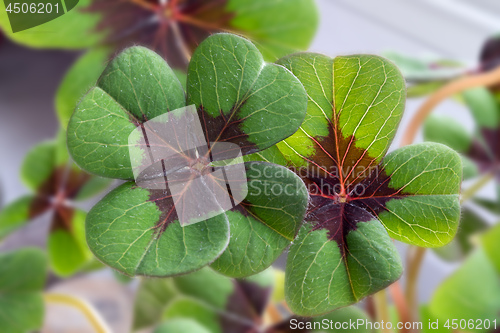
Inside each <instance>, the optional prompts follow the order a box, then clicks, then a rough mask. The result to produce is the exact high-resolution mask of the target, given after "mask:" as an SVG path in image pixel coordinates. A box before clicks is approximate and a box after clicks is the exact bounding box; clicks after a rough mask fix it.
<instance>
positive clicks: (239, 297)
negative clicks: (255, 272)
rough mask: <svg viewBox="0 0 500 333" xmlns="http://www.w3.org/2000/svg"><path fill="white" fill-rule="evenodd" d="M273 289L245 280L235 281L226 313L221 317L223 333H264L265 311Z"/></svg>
mask: <svg viewBox="0 0 500 333" xmlns="http://www.w3.org/2000/svg"><path fill="white" fill-rule="evenodd" d="M271 291H272V288H271V287H262V286H260V285H258V284H257V283H254V282H249V281H245V280H235V281H234V292H233V293H232V294H231V295H230V296H229V298H228V300H227V305H226V309H225V312H223V313H221V314H220V315H219V322H220V325H221V327H222V332H223V333H233V332H235V333H236V332H242V333H258V332H262V330H261V326H262V325H263V315H264V311H265V309H266V307H267V304H268V302H269V298H270V296H271Z"/></svg>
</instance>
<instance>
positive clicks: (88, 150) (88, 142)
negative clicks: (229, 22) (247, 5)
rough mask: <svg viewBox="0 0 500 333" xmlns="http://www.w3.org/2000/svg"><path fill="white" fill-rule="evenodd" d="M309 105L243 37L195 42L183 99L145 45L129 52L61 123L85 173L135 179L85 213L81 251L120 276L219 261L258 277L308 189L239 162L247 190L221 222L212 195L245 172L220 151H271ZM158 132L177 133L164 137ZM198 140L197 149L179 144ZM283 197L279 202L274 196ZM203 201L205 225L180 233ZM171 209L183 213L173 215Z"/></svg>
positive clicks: (230, 271)
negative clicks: (87, 251)
mask: <svg viewBox="0 0 500 333" xmlns="http://www.w3.org/2000/svg"><path fill="white" fill-rule="evenodd" d="M193 105H194V107H192V106H193ZM306 105H307V95H306V93H305V90H304V88H303V86H302V84H301V83H300V82H299V81H298V79H297V78H296V77H295V76H294V75H293V74H292V73H290V71H288V70H287V69H285V68H284V67H282V66H279V65H275V64H266V63H265V62H264V60H263V58H262V55H261V54H260V52H259V51H258V50H257V48H256V47H255V46H254V45H253V44H252V43H250V42H249V41H247V40H245V39H243V38H241V37H237V36H234V35H230V34H217V35H213V36H211V37H209V38H208V39H206V40H205V41H204V42H203V43H201V44H200V46H199V47H198V49H197V50H196V52H195V53H194V54H193V57H192V59H191V63H190V64H189V68H188V77H187V93H186V94H185V93H184V91H183V89H182V86H181V84H180V83H179V81H178V80H177V78H176V76H175V75H174V73H173V71H172V70H171V68H170V67H169V66H168V65H167V64H166V62H165V61H164V60H163V59H162V58H161V57H160V56H159V55H157V54H156V53H154V52H152V51H150V50H148V49H146V48H143V47H133V48H130V49H127V50H125V51H124V52H122V53H121V54H120V55H118V56H117V57H116V58H115V59H114V60H113V61H111V62H110V64H109V65H108V66H107V67H106V69H105V70H104V73H103V74H102V76H101V78H100V79H99V81H98V82H97V86H96V87H95V88H92V89H91V90H90V91H89V93H88V94H87V95H86V96H85V97H83V99H82V101H81V103H80V104H79V106H78V107H77V108H76V110H75V112H74V114H73V116H72V118H71V120H70V122H69V125H68V148H69V150H70V152H71V155H72V156H73V158H74V160H75V161H76V163H78V164H79V165H80V166H81V167H82V168H83V169H85V170H87V171H89V172H91V173H94V174H97V175H101V176H104V177H110V178H119V179H126V180H133V179H134V178H136V182H137V183H136V184H135V183H134V182H128V183H126V184H124V185H122V186H120V187H119V188H117V189H115V190H114V191H113V192H111V193H110V194H108V195H107V196H106V197H105V198H104V199H103V200H102V201H101V202H100V203H98V204H97V205H96V206H95V207H94V208H93V209H92V210H91V211H90V213H89V215H88V218H87V223H86V232H87V240H88V244H89V247H90V248H91V250H92V251H93V252H94V254H95V255H96V256H97V257H98V258H99V259H100V260H102V261H103V262H105V263H106V264H108V265H110V266H111V267H113V268H115V269H118V270H120V271H122V272H124V273H125V274H128V275H135V274H140V275H154V276H169V275H174V274H181V273H186V272H189V271H193V270H197V269H199V268H201V267H203V266H205V265H208V264H210V263H212V262H214V261H215V260H216V259H217V258H219V257H220V258H219V259H218V260H217V261H215V263H214V264H213V268H214V269H216V270H219V271H221V272H223V273H224V274H227V275H231V276H246V275H250V274H254V273H256V272H259V271H261V270H263V269H265V268H266V267H268V266H269V265H270V264H271V263H272V262H273V261H274V260H275V259H276V258H277V257H278V256H279V255H280V254H281V252H282V251H283V250H284V248H285V247H286V246H287V245H288V244H289V243H290V241H291V240H292V239H293V238H294V236H295V234H296V232H297V229H298V227H299V223H300V222H301V221H302V218H303V216H304V213H305V208H306V205H307V192H306V191H305V187H304V184H303V183H302V181H301V180H300V179H299V178H298V177H297V176H296V175H294V174H293V173H292V172H290V171H289V170H287V169H286V168H283V167H280V166H276V165H272V164H268V163H263V162H247V163H245V164H244V165H243V168H242V169H241V170H242V171H241V172H240V173H237V176H235V179H233V180H234V182H235V183H237V184H245V183H247V190H245V191H243V190H242V191H243V192H245V193H247V196H246V198H245V199H244V200H243V201H241V200H236V199H235V198H236V195H235V193H236V191H237V190H236V189H235V188H231V191H233V192H232V198H233V199H234V202H231V203H230V205H231V206H230V207H232V209H230V211H227V212H225V213H224V214H221V213H222V212H223V211H224V210H225V209H222V210H221V209H219V208H220V207H222V206H223V203H222V201H220V198H219V197H214V196H213V193H214V192H210V191H211V189H218V190H219V191H220V189H222V188H224V189H223V191H227V190H226V189H225V187H227V186H226V185H223V186H222V187H220V184H224V179H223V177H222V174H223V173H224V172H226V173H227V172H229V171H230V170H232V169H237V168H238V165H239V166H242V165H241V164H239V163H236V164H235V163H234V161H233V165H229V166H228V165H225V164H227V163H224V161H223V160H225V159H228V158H230V159H233V158H234V157H235V156H236V155H234V154H233V152H228V151H225V150H224V149H219V148H217V147H232V148H231V149H234V150H238V151H239V152H241V154H242V155H247V154H252V153H256V152H259V151H261V150H264V149H266V148H269V147H271V146H273V145H274V144H276V143H277V142H279V141H281V140H283V139H284V138H286V137H288V136H290V135H292V134H293V133H294V132H295V131H296V130H297V128H298V127H299V126H300V124H301V122H302V121H303V119H304V116H305V112H306ZM193 108H194V111H190V110H193ZM169 111H173V112H169ZM191 112H192V113H191ZM183 117H184V118H183ZM197 118H198V119H199V120H200V121H199V123H197V122H196V119H197ZM181 119H183V120H184V123H183V126H179V121H180V120H181ZM161 126H163V127H162V128H163V129H168V130H166V132H167V133H175V135H174V136H171V137H168V135H167V137H162V136H161V135H162V134H161V133H160V132H161V131H159V130H157V129H158V127H161ZM196 128H199V133H198V131H195V130H194V129H196ZM144 133H146V134H144ZM180 133H183V134H180ZM198 134H200V135H198ZM146 137H148V138H149V137H150V138H152V140H154V141H149V139H145V138H146ZM141 140H142V141H141ZM195 141H196V142H198V143H199V144H198V145H195V146H189V145H187V146H186V144H187V143H192V142H195ZM141 142H142V143H141ZM200 145H201V146H203V145H204V147H201V146H200ZM225 145H226V146H225ZM188 146H189V147H188ZM193 147H196V148H195V149H194V148H193ZM234 147H236V148H238V149H235V148H234ZM184 148H189V149H187V150H185V149H184ZM191 148H193V149H191ZM131 152H132V153H131ZM143 153H144V154H143ZM149 153H150V154H151V155H149ZM148 156H149V157H148ZM158 156H159V157H158ZM167 156H170V157H168V158H167ZM157 157H158V158H157ZM147 159H149V164H146V165H145V168H143V166H144V165H142V164H141V163H143V162H144V161H145V160H147ZM131 161H134V165H133V164H132V162H131ZM137 163H138V164H137ZM217 163H218V164H217ZM200 174H201V175H203V178H200V176H199V175H200ZM134 176H135V177H134ZM169 177H173V178H169ZM224 177H225V176H224ZM200 179H203V181H200ZM200 183H201V184H200ZM194 184H197V185H194ZM207 184H208V185H207ZM212 185H214V186H213V187H212ZM215 185H217V186H215ZM179 186H180V188H181V191H178V189H179ZM231 186H232V185H231ZM273 186H275V188H276V190H275V191H274V192H273V191H272V190H270V189H271V188H272V187H273ZM237 187H238V188H239V187H240V185H237ZM242 188H243V186H242ZM285 188H286V189H288V191H287V193H284V192H283V191H281V192H280V191H279V189H282V190H284V189H285ZM243 192H242V193H243ZM179 193H180V194H179ZM210 193H212V194H210ZM243 197H244V196H243ZM240 199H243V198H240ZM174 200H175V201H174ZM214 200H215V201H217V202H213V201H214ZM240 201H241V202H240ZM174 202H175V203H176V204H175V205H174ZM206 202H212V203H213V205H212V206H210V207H211V208H212V207H214V209H213V210H211V211H207V212H200V214H199V215H197V216H196V218H197V219H198V221H201V222H198V223H196V224H189V225H185V226H183V227H182V226H181V223H180V222H181V220H182V221H184V220H186V221H188V220H189V221H191V220H193V219H194V218H195V217H194V216H192V215H189V214H190V213H192V210H193V209H198V207H199V206H202V205H203V204H204V203H206ZM179 203H182V204H184V203H186V204H187V205H191V206H189V207H190V209H186V210H182V209H181V210H180V211H182V212H183V214H182V215H179V214H178V211H179V207H178V206H179ZM233 203H234V205H232V204H233ZM219 205H220V207H219ZM186 207H187V206H186ZM204 214H205V215H204ZM183 223H184V222H183ZM229 230H231V233H230V232H229ZM226 248H227V250H226ZM224 250H226V251H225V252H224V253H223V251H224Z"/></svg>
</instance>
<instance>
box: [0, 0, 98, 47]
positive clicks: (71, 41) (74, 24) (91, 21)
mask: <svg viewBox="0 0 500 333" xmlns="http://www.w3.org/2000/svg"><path fill="white" fill-rule="evenodd" d="M90 3H91V0H80V1H79V2H78V4H77V5H76V7H75V8H73V9H72V10H71V11H68V12H67V13H66V14H64V15H62V16H60V17H58V18H56V19H54V20H52V21H50V22H47V23H44V24H42V25H39V26H36V27H33V28H31V29H28V30H24V31H20V32H16V33H12V30H11V28H10V24H9V19H8V17H7V12H6V11H5V4H4V2H1V3H0V27H1V28H2V30H3V32H4V33H5V34H6V36H7V37H9V38H10V39H12V40H13V41H15V42H16V43H19V44H22V45H26V46H30V47H34V48H62V49H82V48H86V47H90V46H94V45H96V44H97V43H99V42H100V41H101V40H102V39H103V35H104V34H103V33H96V32H95V31H94V28H95V26H96V24H97V22H98V21H99V15H96V14H92V13H87V12H84V11H83V10H82V9H83V8H85V7H86V6H88V5H89V4H90ZM49 32H50V33H49Z"/></svg>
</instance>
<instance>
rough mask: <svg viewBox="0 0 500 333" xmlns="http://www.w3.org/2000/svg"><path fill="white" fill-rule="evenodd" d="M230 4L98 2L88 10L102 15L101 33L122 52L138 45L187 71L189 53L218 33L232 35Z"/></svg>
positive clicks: (147, 0)
mask: <svg viewBox="0 0 500 333" xmlns="http://www.w3.org/2000/svg"><path fill="white" fill-rule="evenodd" d="M227 2H228V0H210V1H206V0H170V1H165V2H164V3H163V2H162V1H160V0H94V1H93V2H92V4H91V5H90V6H89V7H88V8H87V9H86V11H88V12H92V13H100V14H101V15H102V19H101V21H100V23H99V24H98V26H97V30H98V31H105V32H109V34H108V37H107V39H106V41H105V43H106V44H110V45H114V47H115V48H116V49H118V50H121V49H123V48H126V47H129V46H131V45H134V44H140V45H144V46H148V47H149V48H152V49H153V50H155V51H157V52H158V53H160V54H161V55H162V56H163V58H164V59H166V60H167V62H168V63H169V64H170V65H171V66H172V67H175V68H181V69H185V68H186V67H187V57H186V53H187V52H189V53H192V52H193V51H194V49H195V48H196V47H197V46H198V44H199V43H200V42H201V41H203V40H204V39H205V38H207V37H208V36H209V35H211V34H213V33H216V32H225V31H231V30H233V31H234V29H233V28H232V27H231V25H230V22H231V20H232V18H233V17H234V14H233V13H230V12H228V11H226V5H227Z"/></svg>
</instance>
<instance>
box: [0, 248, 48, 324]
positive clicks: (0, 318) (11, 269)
mask: <svg viewBox="0 0 500 333" xmlns="http://www.w3.org/2000/svg"><path fill="white" fill-rule="evenodd" d="M46 261H47V260H46V258H45V254H44V253H43V252H42V251H41V250H37V249H32V248H24V249H20V250H17V251H12V252H4V253H0V313H1V315H0V327H1V328H2V332H5V333H17V332H33V331H35V330H38V329H40V328H41V326H42V323H43V315H44V304H43V297H42V289H43V287H44V284H45V276H46V269H47V267H46V266H47V262H46Z"/></svg>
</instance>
